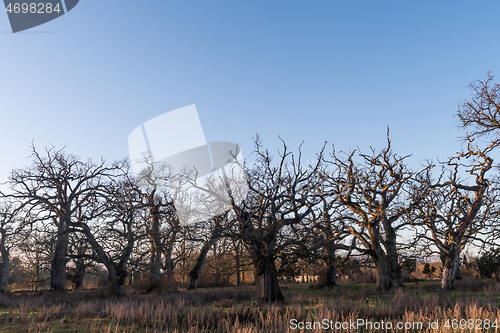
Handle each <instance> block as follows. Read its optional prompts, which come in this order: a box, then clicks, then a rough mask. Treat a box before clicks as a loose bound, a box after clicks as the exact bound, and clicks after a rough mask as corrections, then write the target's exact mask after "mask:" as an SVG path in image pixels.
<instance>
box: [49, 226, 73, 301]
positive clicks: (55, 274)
mask: <svg viewBox="0 0 500 333" xmlns="http://www.w3.org/2000/svg"><path fill="white" fill-rule="evenodd" d="M66 229H67V224H66V222H65V221H61V222H60V223H59V226H58V232H57V239H56V246H55V249H54V257H53V258H52V270H51V272H50V289H51V290H53V291H56V292H64V290H65V289H66V252H67V251H68V238H69V237H68V232H67V230H66Z"/></svg>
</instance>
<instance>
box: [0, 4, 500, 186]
mask: <svg viewBox="0 0 500 333" xmlns="http://www.w3.org/2000/svg"><path fill="white" fill-rule="evenodd" d="M499 11H500V2H498V1H481V2H473V1H439V2H437V1H372V0H371V1H334V0H324V1H319V0H309V1H305V0H302V1H298V0H294V1H290V0H286V1H278V0H262V1H261V0H251V1H250V0H238V1H233V0H226V1H220V0H211V1H190V0H183V1H178V0H177V1H170V0H162V1H153V0H142V1H132V0H105V1H103V0H81V1H80V3H79V4H78V5H77V6H76V7H75V8H74V9H73V10H72V11H71V12H69V13H67V14H66V15H63V16H62V17H60V18H58V19H56V20H53V21H51V22H48V23H46V24H44V25H41V26H38V27H35V28H33V29H30V30H27V31H24V32H19V33H15V34H13V33H12V31H11V29H10V25H9V21H8V18H7V13H5V12H4V13H0V49H1V52H0V161H1V162H0V182H4V181H6V180H7V179H8V176H9V173H10V171H11V170H12V169H13V168H23V167H26V166H28V165H30V163H31V162H30V160H29V159H28V156H29V155H30V151H29V149H30V144H31V142H33V143H34V144H35V146H36V147H37V148H38V149H43V147H48V146H51V145H53V146H55V147H56V148H62V147H66V148H65V149H66V151H67V152H68V153H71V154H75V155H78V156H80V157H82V158H84V159H87V158H92V159H94V160H96V159H99V158H100V157H105V158H107V159H108V160H109V161H110V162H111V161H114V160H118V159H121V158H124V157H127V156H128V147H127V139H128V135H129V134H130V133H131V132H132V130H133V129H134V128H136V127H137V126H139V125H140V124H142V123H144V122H146V121H147V120H149V119H151V118H153V117H156V116H158V115H161V114H163V113H165V112H168V111H171V110H175V109H177V108H181V107H184V106H187V105H191V104H195V105H196V107H197V110H198V113H199V117H200V120H201V123H202V126H203V131H204V134H205V137H206V140H207V141H209V142H210V141H211V142H214V141H228V142H234V143H238V144H240V146H241V148H242V150H243V154H244V155H245V156H246V157H248V156H249V155H250V153H251V151H252V149H253V138H254V137H255V135H256V134H257V133H258V134H259V135H260V137H261V138H262V141H263V144H264V146H265V147H266V148H268V149H269V150H270V151H271V152H272V153H274V154H276V153H277V152H278V148H280V145H281V143H280V141H279V137H281V138H282V139H283V140H285V141H286V143H287V145H288V146H289V147H290V148H291V149H292V150H295V151H296V150H297V147H298V145H300V143H301V142H302V141H304V144H303V148H302V150H303V153H304V157H305V159H308V160H312V159H313V158H314V156H315V153H317V152H318V151H319V150H320V148H321V147H322V145H323V143H324V142H325V141H327V142H328V143H329V144H333V145H335V147H336V149H337V150H349V149H354V148H357V147H359V148H360V149H361V150H362V151H368V149H369V147H370V146H373V147H374V148H376V149H377V150H380V149H382V148H383V147H384V145H385V139H386V128H387V126H389V127H390V133H391V139H392V143H393V148H394V151H395V152H396V153H398V154H400V155H406V154H413V156H412V157H411V158H410V160H409V163H410V164H411V166H413V167H414V168H418V167H419V166H420V164H421V163H423V162H424V161H425V159H434V160H435V159H436V158H440V159H445V158H446V157H448V156H451V155H454V154H455V152H456V151H457V150H458V149H460V142H459V140H458V137H459V136H460V135H462V134H463V132H461V130H460V129H459V128H458V127H457V125H458V119H457V118H456V117H454V115H455V114H456V111H457V109H458V105H459V104H460V103H461V102H463V101H464V100H465V99H467V98H470V96H471V92H470V90H469V88H468V84H469V83H470V82H472V81H474V80H478V79H484V78H485V77H486V74H487V72H488V71H492V72H493V74H497V75H500V68H499V67H500V57H499V54H500V40H498V32H499V31H500V20H498V13H499ZM499 79H500V77H499ZM497 82H499V81H498V80H497ZM172 144H175V143H172Z"/></svg>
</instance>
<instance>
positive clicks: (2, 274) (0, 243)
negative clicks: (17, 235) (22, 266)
mask: <svg viewBox="0 0 500 333" xmlns="http://www.w3.org/2000/svg"><path fill="white" fill-rule="evenodd" d="M1 233H2V239H1V240H0V254H1V255H2V263H1V264H0V293H4V292H6V291H7V282H8V280H9V273H10V255H9V250H8V249H7V248H6V247H5V237H6V231H5V229H3V228H2V231H1Z"/></svg>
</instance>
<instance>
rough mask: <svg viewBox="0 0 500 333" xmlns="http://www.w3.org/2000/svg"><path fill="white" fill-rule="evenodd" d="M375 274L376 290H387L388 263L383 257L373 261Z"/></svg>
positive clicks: (388, 285) (388, 282)
mask: <svg viewBox="0 0 500 333" xmlns="http://www.w3.org/2000/svg"><path fill="white" fill-rule="evenodd" d="M374 262H375V273H376V278H377V289H378V290H389V289H390V288H391V279H390V277H389V263H388V262H387V259H386V258H385V257H383V256H382V257H380V258H376V259H374Z"/></svg>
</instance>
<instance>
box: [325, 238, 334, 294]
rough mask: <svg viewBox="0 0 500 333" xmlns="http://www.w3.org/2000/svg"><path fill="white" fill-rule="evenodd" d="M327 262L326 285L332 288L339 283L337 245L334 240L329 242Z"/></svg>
mask: <svg viewBox="0 0 500 333" xmlns="http://www.w3.org/2000/svg"><path fill="white" fill-rule="evenodd" d="M326 249H327V257H326V260H325V263H326V276H325V284H324V286H325V287H328V288H331V287H333V286H336V285H337V259H336V257H335V252H336V250H337V249H336V247H335V244H333V242H331V244H328V246H327V247H326Z"/></svg>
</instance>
